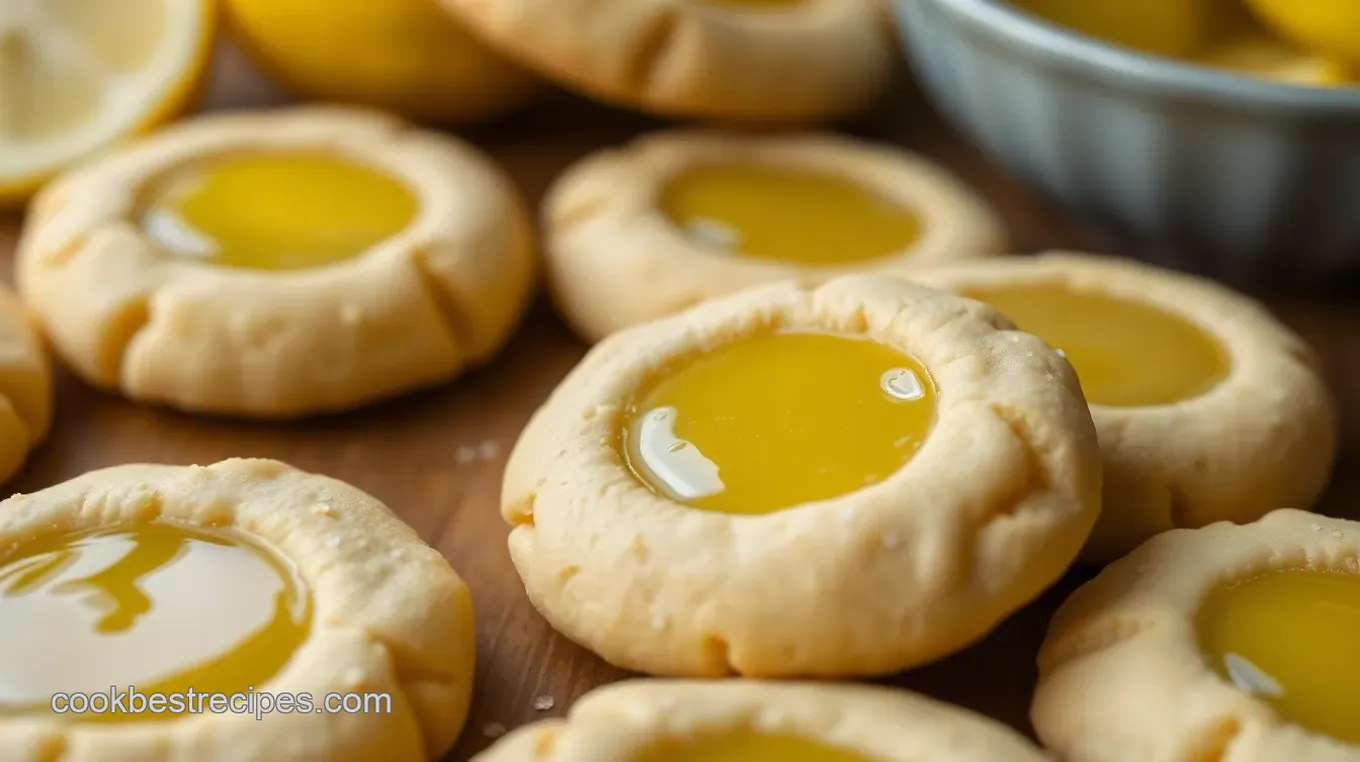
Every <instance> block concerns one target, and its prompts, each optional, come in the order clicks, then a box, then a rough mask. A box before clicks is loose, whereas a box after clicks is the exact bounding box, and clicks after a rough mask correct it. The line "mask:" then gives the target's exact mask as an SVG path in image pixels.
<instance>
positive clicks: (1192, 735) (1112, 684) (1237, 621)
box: [1032, 510, 1360, 762]
mask: <svg viewBox="0 0 1360 762" xmlns="http://www.w3.org/2000/svg"><path fill="white" fill-rule="evenodd" d="M1357 559H1360V524H1358V523H1356V522H1354V521H1342V520H1339V519H1333V518H1327V517H1325V516H1319V515H1317V514H1313V513H1306V512H1304V511H1297V510H1278V511H1274V512H1272V513H1270V514H1268V515H1266V516H1265V517H1264V518H1262V519H1260V520H1259V521H1256V522H1255V523H1251V524H1245V525H1235V524H1231V523H1228V522H1226V521H1225V522H1220V523H1217V524H1212V525H1210V526H1208V527H1204V528H1202V529H1193V530H1192V529H1177V530H1173V531H1170V532H1166V533H1164V534H1161V535H1158V536H1157V537H1155V538H1153V539H1151V540H1149V541H1148V542H1147V543H1146V544H1144V545H1142V546H1141V547H1139V548H1138V549H1137V550H1136V551H1134V552H1133V553H1132V554H1130V555H1129V556H1127V557H1126V558H1123V559H1121V560H1119V561H1117V562H1115V563H1114V564H1111V565H1110V566H1109V567H1107V568H1106V569H1105V570H1104V571H1103V572H1101V574H1100V575H1099V576H1098V577H1096V578H1095V580H1094V581H1092V582H1090V583H1089V584H1087V585H1086V586H1084V587H1082V588H1081V589H1079V590H1078V591H1077V592H1076V593H1075V594H1074V595H1073V596H1072V597H1071V598H1070V599H1068V600H1067V602H1066V603H1064V604H1063V606H1062V608H1061V609H1059V611H1058V613H1057V615H1056V616H1055V617H1054V619H1053V622H1052V624H1051V626H1050V628H1049V634H1048V639H1047V640H1046V641H1045V642H1044V645H1043V649H1042V651H1041V652H1040V655H1039V669H1040V676H1039V686H1038V689H1037V692H1036V694H1035V698H1034V707H1033V712H1032V719H1033V721H1034V727H1035V729H1036V731H1037V732H1038V734H1039V737H1040V738H1041V739H1042V740H1043V741H1044V742H1045V744H1046V745H1047V746H1048V747H1050V748H1051V749H1052V750H1053V751H1054V752H1055V753H1056V755H1057V757H1058V758H1059V759H1063V760H1070V762H1183V761H1184V760H1192V759H1194V760H1199V759H1218V760H1224V762H1276V761H1277V760H1308V761H1309V762H1355V760H1360V723H1357V722H1356V714H1355V707H1356V705H1357V704H1360V650H1358V649H1357V648H1356V632H1357V631H1360V561H1358V560H1357Z"/></svg>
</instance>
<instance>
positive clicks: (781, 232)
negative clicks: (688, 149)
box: [659, 162, 922, 265]
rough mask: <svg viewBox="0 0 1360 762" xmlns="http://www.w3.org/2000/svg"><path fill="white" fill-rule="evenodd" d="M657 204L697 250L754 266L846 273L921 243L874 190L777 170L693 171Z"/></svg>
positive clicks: (741, 166) (917, 226)
mask: <svg viewBox="0 0 1360 762" xmlns="http://www.w3.org/2000/svg"><path fill="white" fill-rule="evenodd" d="M659 203H660V208H661V211H662V212H664V213H665V214H666V216H667V217H669V218H670V220H671V222H672V224H674V225H675V226H676V227H677V228H678V229H679V230H680V231H681V232H682V233H683V234H684V235H686V236H688V237H689V238H690V239H691V240H693V241H694V242H695V243H698V244H700V245H701V246H704V247H706V248H709V249H713V250H716V251H720V252H724V253H728V254H733V255H739V256H745V257H752V258H755V259H769V260H780V261H785V262H793V263H797V264H803V265H844V264H850V263H855V262H864V261H869V260H874V259H881V258H884V257H890V256H894V255H901V254H905V253H906V252H907V251H909V250H910V249H911V247H912V246H913V244H915V243H916V242H917V241H918V240H919V239H920V237H921V225H922V222H921V219H920V217H919V216H918V215H917V214H916V213H915V212H914V211H912V210H910V209H907V208H905V207H903V206H901V205H899V204H897V203H895V202H893V201H892V200H890V199H888V198H886V197H885V196H883V195H882V194H880V193H877V192H875V191H874V190H873V189H871V188H868V187H866V186H864V185H861V184H859V183H857V182H855V181H853V180H850V179H848V178H844V177H839V176H837V175H834V174H831V173H829V172H823V171H819V170H811V169H804V168H800V167H792V166H782V165H777V164H767V163H756V162H750V163H732V164H706V165H700V166H695V167H691V168H690V169H688V170H686V171H684V172H682V173H680V174H679V175H678V176H677V177H675V178H673V179H671V180H670V181H669V182H668V183H667V184H666V185H665V187H664V188H663V189H662V192H661V197H660V201H659Z"/></svg>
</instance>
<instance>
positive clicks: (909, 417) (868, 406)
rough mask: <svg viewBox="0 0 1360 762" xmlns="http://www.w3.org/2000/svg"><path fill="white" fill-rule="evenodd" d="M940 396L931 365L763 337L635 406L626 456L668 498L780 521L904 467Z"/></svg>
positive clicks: (718, 352)
mask: <svg viewBox="0 0 1360 762" xmlns="http://www.w3.org/2000/svg"><path fill="white" fill-rule="evenodd" d="M935 394H936V393H935V388H934V384H933V381H932V380H931V378H930V376H929V375H928V374H927V372H926V370H925V369H924V368H923V367H922V366H921V365H920V363H918V362H917V361H916V360H914V359H912V358H911V357H908V356H907V355H905V354H902V353H901V352H898V351H897V350H895V349H892V348H890V347H887V346H884V345H882V344H878V343H875V342H872V341H868V340H866V339H859V338H851V337H848V336H837V335H832V334H825V333H801V332H779V333H769V334H763V335H760V336H756V337H752V338H746V339H741V340H738V341H736V342H733V343H731V344H728V345H726V346H722V347H719V348H717V349H715V350H712V351H710V352H707V353H705V354H702V355H699V356H697V357H695V358H692V359H689V360H687V361H684V362H682V363H678V364H676V365H675V366H673V367H670V368H667V369H665V370H664V371H663V374H662V377H661V378H660V379H659V380H658V381H657V382H655V383H654V384H653V385H651V386H650V387H649V388H646V389H644V390H643V391H642V393H641V394H640V395H639V396H638V397H637V398H636V399H635V400H634V401H633V402H632V403H631V404H630V405H629V406H628V407H627V409H626V412H625V421H624V424H623V428H622V439H623V442H622V444H623V447H622V450H623V454H624V458H625V460H626V461H627V463H628V466H629V468H631V469H632V471H633V473H634V474H635V475H636V476H637V477H638V479H640V480H641V481H642V482H643V483H644V484H646V485H647V486H648V487H650V488H651V489H652V490H653V491H655V492H657V493H658V494H660V495H663V496H666V497H668V498H670V499H672V500H676V501H678V502H680V503H683V504H685V505H688V506H691V507H693V508H699V509H704V510H712V511H720V512H724V513H739V514H763V513H771V512H774V511H778V510H782V509H785V508H791V507H794V506H797V505H800V504H803V503H808V502H812V501H816V500H825V499H828V498H833V497H837V496H839V495H844V494H846V493H849V492H853V491H855V490H857V489H860V488H862V487H865V486H867V485H870V484H874V483H876V482H879V481H881V480H883V479H884V478H886V477H887V476H889V475H890V474H892V473H893V472H894V471H896V470H897V469H899V468H901V467H902V465H903V464H905V463H906V462H907V461H908V460H910V459H911V457H912V455H914V454H915V452H916V450H917V448H919V447H920V446H921V443H922V441H923V440H924V439H925V437H926V434H927V433H928V431H929V430H930V427H931V424H932V423H933V421H934V418H935V410H936V404H935Z"/></svg>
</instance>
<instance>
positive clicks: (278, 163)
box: [142, 152, 420, 270]
mask: <svg viewBox="0 0 1360 762" xmlns="http://www.w3.org/2000/svg"><path fill="white" fill-rule="evenodd" d="M419 206H420V204H419V200H418V199H417V198H416V196H415V194H414V192H413V191H412V190H411V189H410V188H409V187H407V186H406V184H405V183H403V182H402V181H401V180H399V179H397V178H396V177H393V176H392V175H390V174H388V173H387V172H385V171H383V170H380V169H378V168H376V167H372V166H369V165H367V164H364V163H361V162H359V161H357V160H354V159H349V158H346V157H343V156H339V155H332V154H325V153H279V152H252V153H242V154H230V155H226V156H222V157H218V158H212V159H205V160H203V161H196V162H191V163H189V164H187V165H186V166H184V167H182V168H180V169H178V170H175V171H173V172H170V173H168V174H167V176H166V177H165V178H163V179H162V180H161V181H160V182H159V183H157V184H156V186H155V187H154V188H153V189H152V190H151V192H150V193H149V194H147V198H146V200H145V201H144V212H143V216H142V226H143V228H144V229H145V230H146V232H147V233H148V234H149V235H150V236H151V238H152V239H153V240H155V241H156V242H157V243H158V244H160V245H161V246H162V247H163V248H164V249H165V250H166V251H167V252H169V253H170V254H172V255H174V256H176V257H179V258H181V259H186V260H189V261H193V262H199V263H202V264H209V265H221V266H226V267H240V268H248V269H255V270H300V269H306V268H311V267H320V266H322V265H328V264H333V263H335V262H341V261H344V260H347V259H350V258H352V257H356V256H358V255H360V254H363V253H364V252H366V251H368V250H369V249H370V248H372V247H373V246H374V245H376V244H379V243H381V242H382V241H384V240H386V239H388V238H391V237H392V236H394V235H396V234H397V233H400V232H401V231H402V230H403V229H405V228H406V226H407V225H409V224H410V223H411V221H412V220H413V219H415V216H416V213H417V212H418V210H419Z"/></svg>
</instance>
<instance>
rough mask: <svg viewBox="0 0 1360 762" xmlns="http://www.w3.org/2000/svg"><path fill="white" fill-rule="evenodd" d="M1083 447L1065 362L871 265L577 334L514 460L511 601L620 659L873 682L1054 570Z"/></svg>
mask: <svg viewBox="0 0 1360 762" xmlns="http://www.w3.org/2000/svg"><path fill="white" fill-rule="evenodd" d="M1099 493H1100V451H1099V446H1098V445H1097V443H1096V439H1095V432H1094V428H1093V425H1092V423H1091V420H1090V413H1089V411H1088V410H1087V408H1086V405H1085V402H1084V401H1083V400H1082V397H1081V394H1080V391H1079V390H1078V388H1077V385H1076V378H1075V376H1073V374H1072V372H1071V369H1070V368H1069V367H1068V365H1067V363H1065V362H1063V361H1062V358H1061V357H1059V356H1058V355H1057V353H1055V352H1054V351H1052V350H1051V349H1049V348H1048V347H1047V346H1045V345H1044V344H1043V343H1042V342H1041V341H1039V340H1038V339H1036V338H1034V337H1032V336H1029V335H1027V334H1023V333H1019V332H1017V331H1014V330H1012V326H1011V324H1010V323H1009V322H1007V321H1006V320H1005V319H1004V318H1003V317H1001V316H1000V315H999V314H998V313H996V312H995V311H993V310H992V309H990V308H988V307H986V306H985V305H982V304H979V303H977V302H973V301H969V300H966V299H959V298H957V297H954V296H950V295H948V294H944V293H942V292H938V291H933V290H930V289H925V288H921V287H919V286H915V285H913V284H909V283H906V282H905V281H902V280H899V279H892V278H884V277H871V276H848V277H845V278H839V279H836V280H833V281H830V282H828V283H826V284H824V285H821V286H818V287H815V288H814V287H802V286H799V285H796V284H793V283H782V284H774V285H770V286H764V287H759V288H755V289H751V290H748V291H745V292H742V293H739V294H735V295H731V296H729V297H726V298H724V299H719V300H714V301H711V302H707V303H705V304H703V305H701V306H699V307H696V308H694V309H692V310H689V311H686V312H683V313H680V314H678V315H675V316H673V317H670V318H667V319H664V320H660V321H657V322H653V323H647V324H643V325H641V326H638V327H636V328H632V329H629V330H626V331H622V332H620V333H617V334H614V336H612V337H610V338H609V339H606V340H605V341H604V342H602V343H600V344H599V345H597V346H596V347H595V348H594V349H593V350H592V351H591V352H590V353H589V354H588V355H587V356H586V358H585V359H584V360H583V361H582V362H581V364H580V365H578V366H577V367H576V368H575V369H574V370H573V371H572V372H571V373H570V374H569V375H568V376H567V377H566V379H565V380H564V381H563V382H562V383H561V385H559V386H558V388H557V389H556V391H554V392H553V394H552V396H551V397H550V398H549V399H548V401H547V402H546V403H545V404H544V405H543V407H542V408H540V409H539V410H538V411H537V412H536V413H535V415H534V416H533V418H532V419H531V420H530V422H529V424H528V426H527V427H526V428H525V430H524V431H523V433H522V434H521V436H520V439H519V441H518V443H517V444H516V446H515V448H514V451H513V453H512V454H511V457H510V460H509V463H508V466H507V469H506V473H505V480H504V485H503V489H502V512H503V514H504V516H505V518H506V520H507V521H508V522H509V523H510V524H512V525H513V526H514V529H513V530H512V531H511V533H510V538H509V544H510V554H511V556H512V558H513V560H514V563H515V566H516V567H517V568H518V570H519V573H520V576H521V577H522V578H523V581H524V585H525V589H526V591H527V592H528V595H529V598H530V600H531V601H532V602H533V604H534V606H535V607H537V608H538V610H539V611H540V612H542V613H543V615H544V616H545V617H546V618H547V619H548V621H549V622H550V623H552V624H553V626H554V627H556V628H557V629H558V630H559V631H561V632H562V633H564V634H565V635H566V636H567V637H569V638H571V639H573V640H575V641H577V642H579V643H582V644H584V645H586V646H587V647H589V648H591V649H592V650H594V651H595V652H596V653H598V654H599V655H600V656H602V657H604V658H605V659H606V660H608V661H610V662H612V663H614V664H616V665H620V666H623V667H626V668H629V669H634V670H637V671H641V672H647V673H651V674H658V675H671V676H720V675H726V674H730V673H738V674H742V675H748V676H754V677H776V676H794V675H807V676H814V675H815V676H843V675H871V674H880V673H889V672H895V671H897V670H900V669H903V668H907V667H911V666H914V665H918V664H922V663H924V662H927V661H930V660H933V659H935V658H937V657H940V656H942V655H944V654H948V653H951V652H953V651H957V650H959V649H962V648H964V647H965V646H967V645H969V644H971V643H972V642H973V641H975V640H977V639H978V638H980V637H982V636H983V635H984V634H986V633H987V632H989V631H990V630H991V629H992V628H993V627H995V626H996V624H997V623H998V622H1000V621H1001V620H1002V619H1003V618H1005V617H1006V616H1007V615H1008V614H1010V613H1011V612H1013V611H1014V610H1016V609H1018V608H1019V607H1021V606H1023V605H1024V604H1026V603H1028V602H1029V601H1030V600H1031V599H1032V598H1034V597H1035V596H1037V595H1038V594H1039V593H1040V592H1042V591H1043V590H1044V589H1045V588H1046V587H1047V586H1048V585H1049V584H1051V583H1052V582H1053V581H1054V580H1055V579H1057V578H1058V577H1059V576H1060V575H1061V574H1062V573H1063V572H1064V571H1065V570H1066V569H1067V567H1068V565H1069V564H1070V563H1071V561H1072V559H1073V558H1074V556H1075V555H1076V553H1077V551H1078V549H1079V548H1080V547H1081V545H1082V543H1084V542H1085V540H1086V536H1087V534H1088V532H1089V531H1090V528H1091V526H1092V525H1093V524H1094V522H1095V518H1096V512H1097V509H1098V503H1099Z"/></svg>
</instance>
